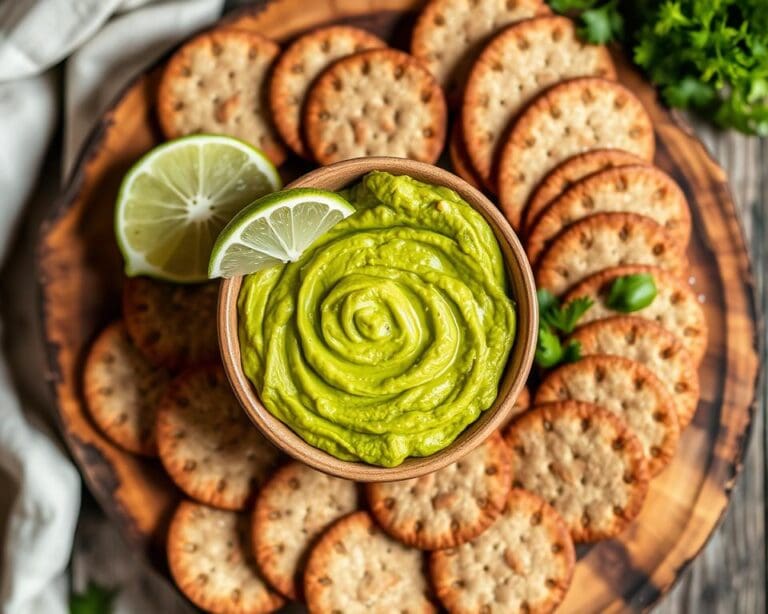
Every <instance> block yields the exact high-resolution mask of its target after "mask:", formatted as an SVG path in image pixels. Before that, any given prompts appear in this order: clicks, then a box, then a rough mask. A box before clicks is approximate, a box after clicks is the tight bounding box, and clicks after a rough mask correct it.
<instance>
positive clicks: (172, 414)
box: [157, 366, 278, 510]
mask: <svg viewBox="0 0 768 614" xmlns="http://www.w3.org/2000/svg"><path fill="white" fill-rule="evenodd" d="M157 447H158V450H159V452H160V460H161V461H162V463H163V467H164V468H165V470H166V471H167V472H168V475H170V476H171V479H172V480H173V481H174V482H175V483H176V484H177V485H178V486H179V488H181V489H182V490H183V491H184V492H185V493H187V494H188V495H189V496H190V497H192V498H193V499H196V500H198V501H200V502H202V503H205V504H207V505H212V506H214V507H218V508H222V509H229V510H241V509H244V508H245V507H246V505H248V504H249V503H251V502H252V501H253V498H254V496H255V494H256V489H257V488H258V487H259V486H260V485H261V484H262V483H263V482H264V481H265V480H266V478H267V476H268V475H269V474H270V472H271V471H272V469H273V468H274V466H275V464H276V462H277V460H278V452H277V450H276V449H275V448H274V447H272V445H271V444H270V443H269V442H268V441H267V440H266V439H265V438H264V437H263V436H262V434H261V433H260V432H259V430H258V429H257V428H256V427H255V426H254V425H253V424H251V422H250V421H249V420H248V418H247V416H246V415H245V412H243V410H242V408H241V407H240V405H239V403H238V402H237V399H236V398H235V396H234V394H233V393H232V390H231V389H230V387H229V382H228V381H227V376H226V374H225V373H224V369H223V368H222V367H220V366H210V367H197V368H195V369H190V370H188V371H185V372H183V373H182V374H180V375H178V376H177V377H176V378H175V379H174V380H173V381H172V382H171V383H170V385H169V386H168V390H167V392H166V394H165V395H164V396H163V398H162V399H161V401H160V405H159V407H158V410H157Z"/></svg>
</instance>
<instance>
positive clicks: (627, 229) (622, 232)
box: [619, 224, 631, 243]
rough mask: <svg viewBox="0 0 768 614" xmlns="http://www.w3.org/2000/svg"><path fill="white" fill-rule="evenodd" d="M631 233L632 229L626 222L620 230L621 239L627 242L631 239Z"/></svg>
mask: <svg viewBox="0 0 768 614" xmlns="http://www.w3.org/2000/svg"><path fill="white" fill-rule="evenodd" d="M630 233H631V229H630V227H629V225H628V224H624V225H623V226H622V227H621V229H620V230H619V241H622V242H623V243H626V242H627V240H628V239H629V235H630Z"/></svg>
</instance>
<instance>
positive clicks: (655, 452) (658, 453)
mask: <svg viewBox="0 0 768 614" xmlns="http://www.w3.org/2000/svg"><path fill="white" fill-rule="evenodd" d="M649 453H650V455H651V456H652V457H653V458H659V456H661V448H660V447H659V446H651V448H650V450H649Z"/></svg>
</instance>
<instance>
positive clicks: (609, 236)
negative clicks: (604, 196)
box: [536, 213, 688, 296]
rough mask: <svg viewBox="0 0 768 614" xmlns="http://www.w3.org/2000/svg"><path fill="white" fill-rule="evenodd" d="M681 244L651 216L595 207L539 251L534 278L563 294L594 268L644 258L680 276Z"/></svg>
mask: <svg viewBox="0 0 768 614" xmlns="http://www.w3.org/2000/svg"><path fill="white" fill-rule="evenodd" d="M684 249H685V245H681V244H680V243H678V242H677V241H675V240H674V239H673V238H672V237H671V236H670V235H669V233H667V231H666V230H664V228H663V227H662V226H661V225H659V224H658V223H657V222H654V221H653V220H652V219H651V218H649V217H645V216H643V215H637V214H635V213H598V214H596V215H590V216H589V217H586V218H584V219H582V220H580V221H578V222H576V223H575V224H572V225H571V226H569V227H568V228H567V229H566V230H564V231H563V232H562V233H561V234H560V235H558V237H557V238H556V239H555V240H554V241H553V242H552V244H551V245H550V246H549V248H548V249H547V250H546V251H545V252H544V253H543V254H542V255H541V257H540V258H539V261H538V263H537V268H536V284H537V286H538V287H540V288H547V289H548V290H549V291H550V292H552V293H553V294H555V295H558V296H559V295H561V294H563V293H564V292H565V291H566V290H568V289H569V288H570V287H571V286H573V285H574V284H577V283H579V282H580V281H582V280H583V279H585V278H587V277H589V276H590V275H592V274H593V273H596V272H598V271H601V270H603V269H607V268H609V267H614V266H619V265H625V264H648V265H653V266H658V267H660V268H663V269H667V270H669V271H670V272H671V273H672V274H674V275H679V276H682V275H683V273H684V272H685V270H686V269H687V267H688V262H687V260H686V257H685V253H684V251H683V250H684Z"/></svg>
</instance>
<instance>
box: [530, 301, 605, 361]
mask: <svg viewBox="0 0 768 614" xmlns="http://www.w3.org/2000/svg"><path fill="white" fill-rule="evenodd" d="M536 298H537V299H538V303H539V336H538V340H537V344H536V364H537V365H539V366H540V367H542V368H544V369H550V368H552V367H554V366H557V365H559V364H561V363H565V362H575V361H577V360H579V359H580V358H581V344H580V343H579V342H578V341H574V340H571V341H568V342H567V343H566V344H565V345H563V342H562V340H561V338H560V335H563V334H564V335H568V334H570V333H572V332H573V329H574V328H575V327H576V323H577V322H578V321H579V319H580V318H581V316H583V315H584V314H585V313H586V312H587V310H588V309H589V308H590V307H591V306H592V305H593V301H592V299H590V298H589V297H586V296H584V297H580V298H577V299H574V300H573V301H571V302H569V303H566V304H565V305H562V306H561V305H560V302H559V301H558V300H557V298H555V296H554V295H553V294H552V293H551V292H550V291H549V290H546V289H541V290H539V291H538V292H537V293H536ZM558 333H559V334H558Z"/></svg>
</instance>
